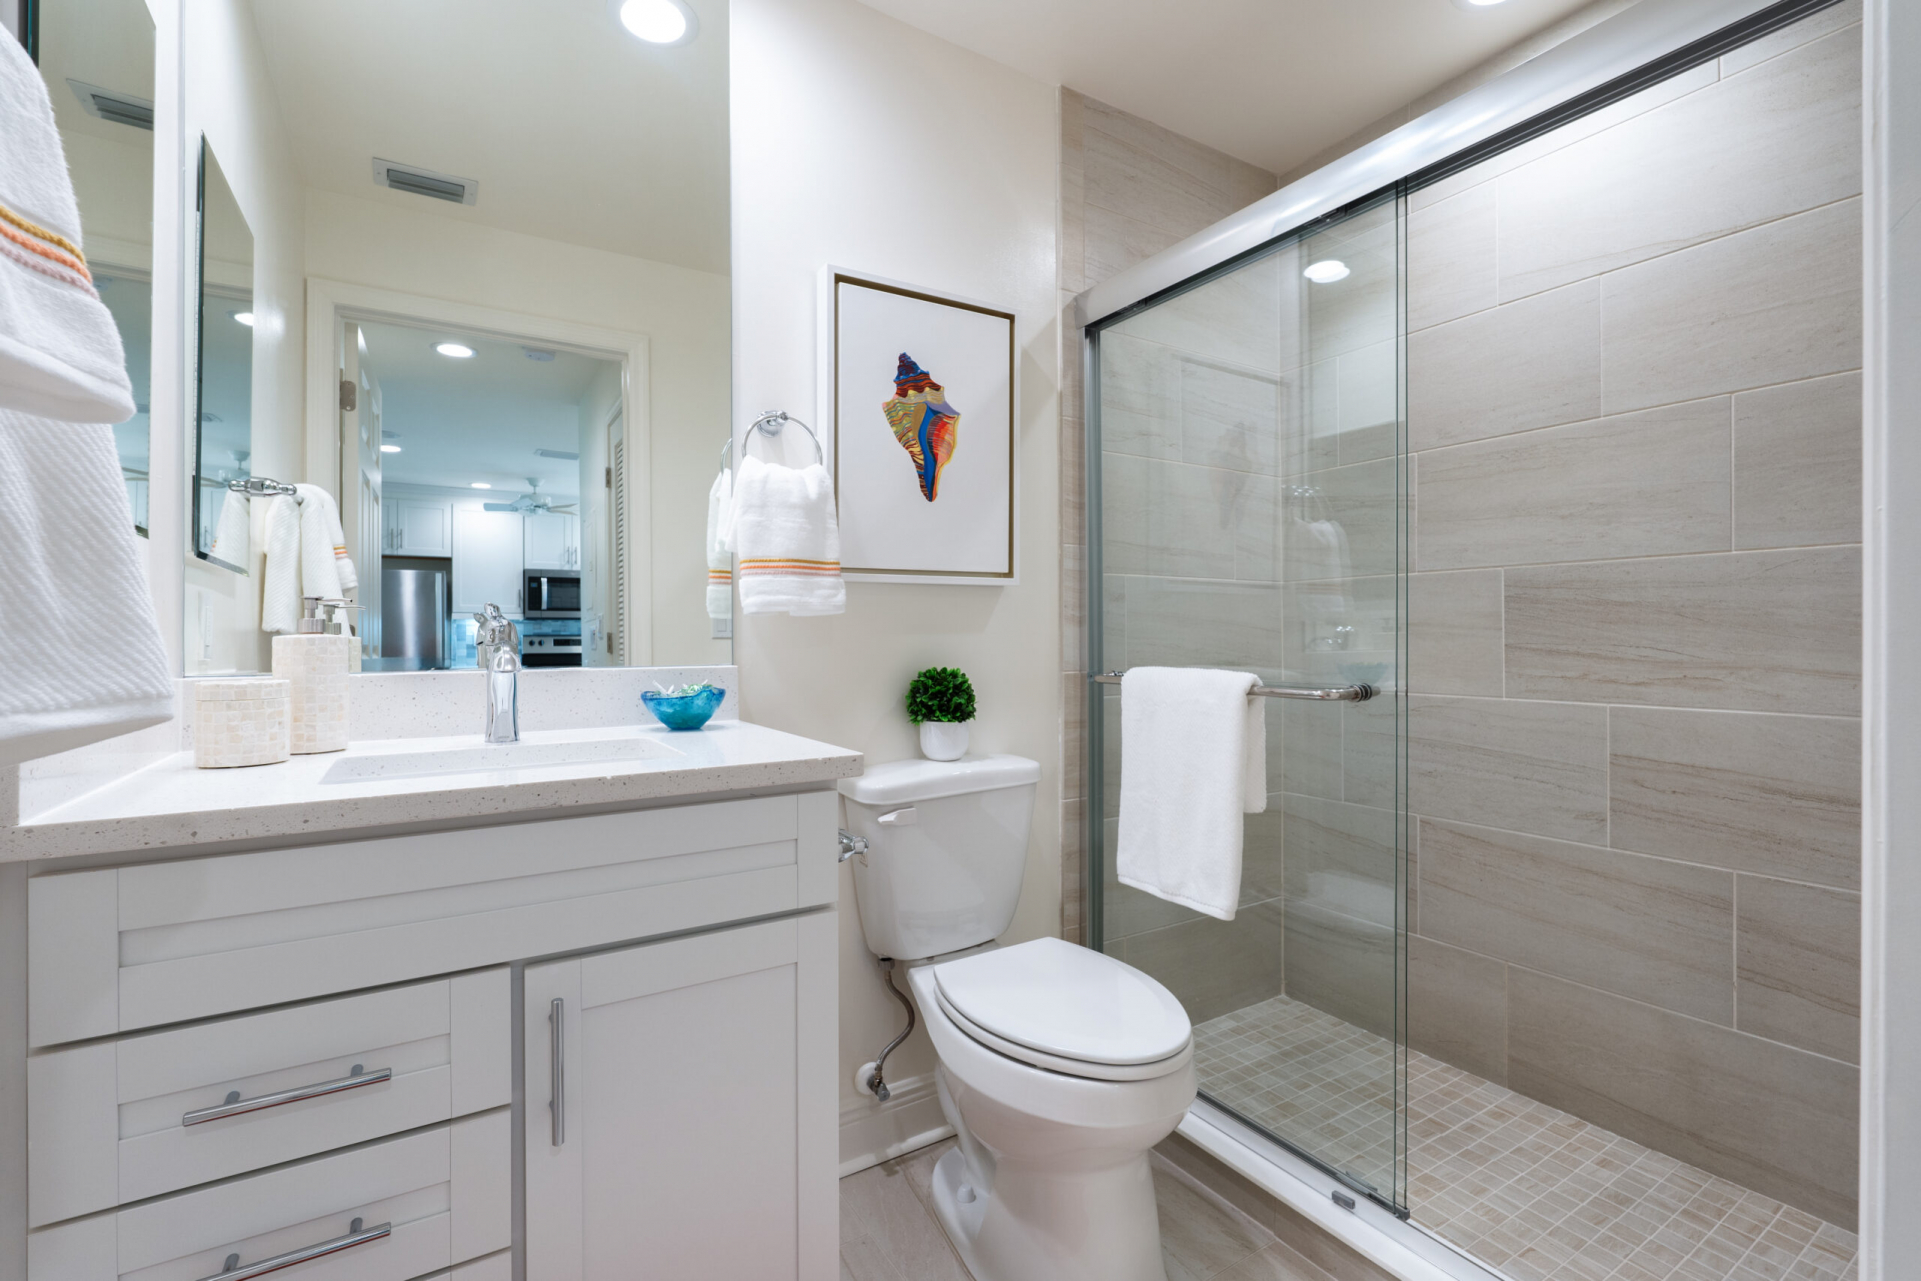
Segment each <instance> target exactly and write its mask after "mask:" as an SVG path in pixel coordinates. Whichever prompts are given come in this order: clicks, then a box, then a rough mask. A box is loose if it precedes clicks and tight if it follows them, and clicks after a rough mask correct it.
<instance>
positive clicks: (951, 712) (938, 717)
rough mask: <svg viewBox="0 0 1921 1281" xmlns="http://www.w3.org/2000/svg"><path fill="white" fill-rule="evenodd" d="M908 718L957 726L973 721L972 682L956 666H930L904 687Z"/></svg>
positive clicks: (918, 722)
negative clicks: (905, 688) (946, 722)
mask: <svg viewBox="0 0 1921 1281" xmlns="http://www.w3.org/2000/svg"><path fill="white" fill-rule="evenodd" d="M907 719H908V720H910V721H912V722H913V723H914V724H916V725H919V724H920V723H921V722H923V721H948V722H952V723H959V722H961V721H971V720H973V719H974V682H972V681H970V680H968V679H967V673H966V672H963V671H962V670H961V669H960V668H958V667H930V668H928V669H927V670H926V671H924V672H922V673H921V674H920V675H918V676H916V677H915V678H914V679H913V681H912V683H910V684H909V685H908V686H907Z"/></svg>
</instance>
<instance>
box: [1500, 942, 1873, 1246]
mask: <svg viewBox="0 0 1921 1281" xmlns="http://www.w3.org/2000/svg"><path fill="white" fill-rule="evenodd" d="M1507 1086H1508V1088H1509V1089H1511V1090H1518V1091H1519V1092H1521V1093H1522V1094H1525V1095H1527V1096H1529V1097H1530V1098H1535V1099H1539V1100H1540V1101H1541V1102H1543V1103H1546V1104H1548V1105H1549V1106H1551V1107H1557V1108H1561V1109H1563V1110H1565V1111H1568V1112H1572V1113H1574V1114H1575V1115H1576V1116H1579V1117H1582V1118H1583V1119H1585V1120H1588V1121H1591V1122H1593V1123H1594V1124H1596V1125H1600V1126H1603V1127H1605V1128H1607V1129H1610V1130H1613V1131H1614V1132H1615V1133H1617V1134H1621V1135H1625V1136H1626V1137H1628V1138H1630V1139H1633V1140H1635V1141H1636V1142H1639V1143H1645V1144H1647V1145H1648V1146H1650V1147H1653V1148H1657V1149H1659V1150H1660V1151H1663V1152H1666V1153H1668V1154H1669V1155H1671V1156H1675V1157H1678V1158H1680V1159H1681V1160H1683V1161H1687V1162H1690V1163H1692V1164H1694V1165H1698V1166H1700V1167H1701V1168H1702V1169H1704V1170H1707V1171H1709V1172H1710V1173H1713V1174H1718V1175H1720V1176H1721V1177H1723V1178H1726V1179H1731V1180H1733V1181H1734V1182H1736V1183H1740V1184H1742V1185H1744V1186H1746V1187H1749V1188H1752V1189H1754V1190H1755V1191H1757V1192H1760V1193H1762V1194H1763V1195H1765V1196H1771V1197H1775V1198H1778V1199H1780V1200H1782V1201H1786V1202H1787V1203H1788V1204H1790V1205H1794V1206H1798V1207H1799V1208H1801V1209H1803V1210H1806V1211H1808V1212H1809V1213H1810V1214H1815V1215H1818V1216H1820V1217H1821V1218H1824V1219H1826V1220H1828V1221H1829V1222H1831V1223H1836V1224H1840V1225H1841V1226H1843V1227H1845V1228H1849V1229H1852V1227H1853V1224H1854V1222H1855V1161H1856V1157H1855V1151H1856V1148H1855V1135H1856V1128H1857V1124H1858V1122H1857V1106H1856V1097H1857V1094H1858V1091H1859V1089H1860V1084H1859V1077H1858V1074H1857V1072H1856V1070H1855V1069H1854V1068H1853V1067H1852V1066H1850V1065H1848V1064H1845V1063H1838V1062H1836V1061H1834V1060H1833V1059H1828V1058H1823V1057H1820V1056H1818V1055H1813V1054H1808V1053H1805V1052H1803V1051H1801V1050H1797V1049H1794V1048H1792V1047H1790V1046H1786V1045H1781V1044H1779V1043H1777V1042H1774V1041H1768V1040H1763V1039H1761V1038H1759V1037H1754V1036H1748V1035H1746V1034H1744V1033H1741V1032H1736V1031H1734V1030H1732V1029H1729V1028H1723V1027H1716V1026H1714V1025H1712V1024H1708V1023H1702V1022H1699V1021H1697V1020H1694V1019H1689V1018H1683V1017H1681V1016H1679V1015H1676V1014H1672V1013H1669V1012H1668V1011H1665V1010H1661V1009H1656V1008H1655V1007H1653V1006H1650V1005H1644V1004H1642V1003H1640V1002H1638V1001H1630V1000H1625V999H1623V998H1621V997H1618V996H1613V995H1610V994H1608V993H1605V992H1597V991H1595V990H1593V989H1592V988H1587V987H1582V986H1580V985H1578V984H1574V983H1567V982H1562V981H1560V980H1558V979H1554V978H1550V977H1547V976H1545V975H1539V974H1533V973H1530V972H1529V971H1527V970H1522V969H1510V971H1509V972H1508V1078H1507Z"/></svg>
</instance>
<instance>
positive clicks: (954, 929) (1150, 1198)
mask: <svg viewBox="0 0 1921 1281" xmlns="http://www.w3.org/2000/svg"><path fill="white" fill-rule="evenodd" d="M1039 777H1040V766H1039V765H1037V764H1036V763H1035V762H1033V761H1030V760H1025V759H1023V758H1021V757H1017V756H990V757H963V758H962V759H961V760H958V761H952V762H942V761H900V762H896V763H893V764H888V765H879V766H876V767H874V768H872V769H870V770H868V772H867V773H866V774H865V775H864V776H863V777H861V778H856V779H847V780H844V781H843V782H842V783H841V785H840V789H841V793H842V796H843V798H844V814H845V818H846V824H847V827H848V828H849V829H850V830H851V831H852V832H853V833H854V834H855V835H857V836H859V837H861V838H862V839H863V840H864V842H865V845H866V848H865V852H863V853H859V854H857V855H855V858H854V892H855V897H856V901H857V904H858V906H859V910H860V919H861V928H862V931H863V933H864V934H865V936H866V940H867V945H868V948H869V949H870V950H871V951H872V952H873V953H874V954H875V955H876V956H878V957H883V958H889V959H891V960H893V961H896V962H904V963H905V964H906V966H907V969H908V986H909V987H910V989H911V990H912V993H913V997H914V1002H915V1004H916V1005H917V1006H918V1007H919V1010H920V1014H921V1017H922V1019H923V1020H924V1022H925V1025H926V1028H927V1032H928V1035H929V1037H930V1038H931V1039H932V1041H933V1044H934V1052H935V1054H936V1056H937V1058H938V1064H937V1066H936V1068H935V1079H936V1082H937V1084H938V1087H939V1093H940V1101H941V1109H942V1111H943V1112H944V1113H945V1114H946V1117H947V1120H948V1123H949V1124H951V1125H952V1126H953V1127H954V1132H955V1134H956V1136H957V1137H958V1139H959V1143H958V1145H957V1146H956V1147H955V1149H954V1150H953V1151H951V1152H949V1153H947V1154H946V1155H945V1156H943V1157H942V1158H941V1159H940V1161H939V1162H938V1163H937V1164H936V1166H935V1170H934V1188H933V1191H934V1206H935V1210H936V1213H937V1215H938V1217H939V1219H940V1221H941V1226H942V1227H943V1228H944V1229H945V1230H946V1232H947V1235H948V1237H949V1238H950V1239H951V1240H952V1241H953V1243H954V1248H955V1250H956V1252H958V1253H959V1255H960V1257H961V1259H962V1261H963V1262H964V1263H966V1265H967V1268H968V1271H969V1272H971V1273H972V1274H973V1276H974V1278H975V1281H1167V1271H1166V1267H1165V1265H1164V1264H1163V1262H1162V1260H1161V1243H1160V1220H1159V1216H1158V1213H1157V1211H1156V1209H1155V1204H1154V1180H1153V1174H1152V1171H1151V1169H1150V1167H1149V1165H1148V1155H1147V1154H1148V1151H1149V1149H1151V1148H1152V1147H1153V1146H1154V1145H1155V1144H1156V1143H1158V1142H1160V1141H1161V1140H1162V1139H1164V1138H1166V1137H1167V1136H1168V1135H1169V1134H1170V1133H1172V1132H1173V1130H1174V1127H1175V1126H1176V1125H1178V1124H1180V1120H1181V1117H1182V1116H1183V1115H1184V1114H1185V1113H1186V1111H1187V1109H1188V1106H1189V1105H1190V1104H1192V1103H1193V1101H1194V1094H1195V1075H1194V1062H1193V1059H1194V1048H1193V1029H1192V1026H1191V1025H1190V1023H1189V1021H1188V1018H1187V1012H1186V1011H1185V1010H1184V1009H1182V1008H1181V1004H1180V1002H1179V1001H1178V1000H1176V999H1175V998H1174V995H1173V994H1172V993H1171V992H1169V991H1168V990H1167V989H1166V988H1165V987H1162V986H1161V985H1160V984H1159V983H1157V982H1155V981H1154V980H1153V979H1152V978H1150V977H1149V976H1147V975H1146V974H1143V973H1141V972H1140V971H1139V970H1136V969H1134V968H1133V967H1132V966H1129V965H1126V964H1123V963H1122V962H1120V961H1118V960H1115V959H1114V958H1113V957H1110V956H1106V955H1103V954H1101V953H1099V952H1094V951H1091V950H1089V949H1087V948H1083V947H1077V946H1075V945H1074V944H1072V943H1067V942H1064V941H1062V940H1060V939H1057V938H1042V939H1034V940H1032V941H1030V942H1026V943H1018V944H1013V945H1009V946H997V945H996V943H995V940H996V939H998V937H999V936H1000V934H1001V933H1003V932H1004V931H1005V930H1006V929H1007V927H1008V926H1009V924H1010V923H1011V922H1012V920H1013V916H1014V907H1015V904H1016V902H1017V901H1018V899H1019V897H1020V885H1021V879H1022V875H1023V872H1024V869H1025V865H1026V860H1027V838H1028V833H1029V827H1030V822H1031V819H1032V816H1033V804H1034V788H1035V783H1036V782H1037V781H1038V779H1039Z"/></svg>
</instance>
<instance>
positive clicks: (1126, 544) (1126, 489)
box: [1100, 453, 1157, 574]
mask: <svg viewBox="0 0 1921 1281" xmlns="http://www.w3.org/2000/svg"><path fill="white" fill-rule="evenodd" d="M1156 465H1157V464H1156V463H1155V462H1154V461H1153V460H1151V459H1147V458H1139V457H1136V456H1134V455H1132V454H1117V453H1104V454H1103V455H1102V457H1101V529H1100V536H1101V570H1102V572H1104V573H1108V574H1145V573H1147V572H1148V547H1149V546H1150V545H1151V544H1150V543H1149V539H1150V538H1151V537H1152V535H1151V534H1150V533H1149V531H1148V503H1149V501H1150V499H1149V493H1148V476H1149V474H1150V471H1151V469H1152V468H1153V467H1155V466H1156Z"/></svg>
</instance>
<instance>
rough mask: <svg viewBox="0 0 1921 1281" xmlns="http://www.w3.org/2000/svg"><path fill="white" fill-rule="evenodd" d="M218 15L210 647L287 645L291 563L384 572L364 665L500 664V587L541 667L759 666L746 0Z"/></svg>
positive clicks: (192, 68) (204, 126) (250, 10)
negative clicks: (716, 592)
mask: <svg viewBox="0 0 1921 1281" xmlns="http://www.w3.org/2000/svg"><path fill="white" fill-rule="evenodd" d="M134 2H135V3H138V0H134ZM183 18H184V22H183V36H184V49H183V57H184V59H185V66H184V69H183V71H184V74H183V77H182V83H183V88H184V103H183V106H184V117H185V118H184V121H183V125H184V128H185V130H186V136H187V137H188V138H190V139H195V140H197V142H198V140H204V141H203V142H198V145H199V146H200V152H199V158H200V168H201V172H202V174H203V179H202V182H201V183H200V184H199V192H198V198H197V201H196V210H195V213H196V216H197V218H198V222H197V226H198V227H199V228H200V231H201V236H200V240H199V243H200V251H199V255H198V260H197V263H196V264H195V268H196V269H195V271H194V273H193V275H194V278H195V285H196V288H197V290H198V299H199V308H198V312H199V330H198V338H199V341H198V343H197V345H196V354H195V356H194V362H195V368H194V369H192V370H190V371H189V374H190V377H189V379H188V385H189V386H190V387H198V388H199V395H198V414H197V421H195V422H193V423H192V424H191V425H192V426H193V428H194V432H195V440H194V441H192V442H191V444H190V453H191V458H192V459H194V460H197V462H196V466H195V473H196V474H195V479H194V493H195V507H194V511H195V515H194V519H193V522H192V523H193V528H192V530H191V537H190V545H189V546H188V547H187V548H186V549H185V550H186V554H187V561H188V564H187V571H186V586H185V592H186V597H185V600H184V601H183V605H184V610H183V617H184V629H185V636H184V642H185V643H184V653H185V657H186V669H187V672H188V674H189V675H196V674H216V673H238V672H252V671H260V670H264V669H266V668H267V667H268V666H269V665H270V661H271V638H272V636H273V634H275V632H276V631H277V630H279V629H280V628H282V627H284V626H287V625H288V624H289V616H288V606H287V600H286V599H284V598H286V597H287V596H288V593H289V591H290V590H292V591H294V592H295V599H296V600H297V596H298V595H303V594H304V595H333V594H335V593H336V592H337V593H338V594H339V595H340V596H341V597H342V598H344V599H347V600H348V601H349V602H350V607H349V608H348V609H346V610H345V611H343V615H344V618H345V619H346V620H347V622H346V624H345V625H347V626H350V627H351V628H352V629H353V630H354V631H355V633H356V634H357V635H358V636H359V638H360V645H359V646H358V649H359V662H360V665H361V667H362V669H363V670H415V669H434V668H458V667H463V666H472V665H473V663H474V662H475V653H474V645H473V623H472V614H473V613H474V612H475V611H476V610H479V609H481V608H483V607H484V606H486V605H488V604H494V605H498V606H500V608H501V609H502V610H504V611H505V612H506V613H507V614H508V615H509V616H510V617H513V618H514V619H515V620H516V622H517V625H518V629H519V632H520V635H521V645H522V657H523V660H524V661H525V663H526V664H527V666H529V667H547V666H562V667H566V666H609V665H662V666H666V665H672V666H691V665H699V664H711V663H726V662H729V661H731V657H732V641H731V635H732V622H731V618H729V617H727V616H726V611H725V610H721V609H718V608H716V610H715V612H716V613H718V614H720V615H721V616H719V617H715V616H712V615H710V612H709V605H708V597H707V590H706V588H707V582H708V560H707V545H706V521H707V498H708V492H709V490H710V488H711V487H712V485H713V483H714V479H715V476H716V472H717V459H718V457H719V454H720V451H721V449H722V447H723V446H724V444H725V442H726V441H727V439H728V435H729V418H730V391H729V388H730V376H731V371H730V349H729V332H730V328H731V326H730V316H729V290H730V284H729V261H728V254H729V230H728V227H729V219H728V155H727V96H728V88H727V58H728V55H727V41H728V30H727V5H726V3H725V0H690V2H687V3H683V0H624V3H622V4H619V5H610V4H609V3H608V0H555V2H554V3H548V4H543V5H540V6H537V7H536V8H534V9H532V10H530V9H529V8H528V7H527V6H526V5H525V4H524V3H523V2H522V0H422V2H421V3H409V4H404V5H396V4H392V3H388V2H386V0H333V2H331V3H327V4H318V3H314V2H313V0H187V3H186V5H185V8H184V13H183ZM296 487H297V491H296V492H295V493H292V494H289V493H286V492H285V491H286V490H289V489H295V488H296ZM283 508H284V509H285V510H286V511H289V512H295V513H298V514H299V516H300V517H301V519H300V520H299V521H298V522H297V523H299V524H300V526H301V530H302V537H303V539H306V540H307V541H308V542H311V541H312V538H311V537H310V536H309V535H308V533H307V530H308V528H309V527H310V526H311V527H317V528H319V529H320V530H321V531H322V536H323V537H332V535H331V534H330V533H328V532H327V531H330V530H331V529H333V528H334V526H333V522H334V521H335V520H336V519H337V521H338V526H337V529H338V535H337V538H338V542H337V544H336V545H337V547H338V549H339V554H340V556H341V557H344V558H345V560H346V561H349V562H351V564H352V573H351V574H344V573H343V572H342V571H344V569H345V564H344V563H343V562H342V561H341V560H339V559H338V558H337V559H336V560H335V561H334V562H333V565H332V572H331V573H330V572H329V571H328V567H327V565H326V564H325V563H324V558H323V563H322V564H319V565H316V564H315V557H314V551H313V548H312V547H309V546H306V545H304V544H303V545H301V546H300V547H298V548H297V549H296V550H293V551H291V552H290V551H289V550H288V546H287V544H286V541H285V532H284V531H285V529H286V527H287V523H286V522H285V520H284V518H283V519H281V520H277V519H276V516H277V513H279V512H280V511H281V510H282V509H283ZM316 512H318V513H319V515H313V513H316ZM276 556H277V557H279V562H278V564H279V568H278V569H276V561H275V558H276ZM295 559H297V560H298V561H299V565H298V567H297V568H298V574H297V577H298V581H299V582H300V587H299V588H298V589H291V588H290V587H289V585H288V572H287V571H288V567H289V566H290V564H291V563H292V562H293V561H294V560H295ZM349 583H351V586H349ZM295 608H296V609H297V605H296V606H295Z"/></svg>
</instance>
